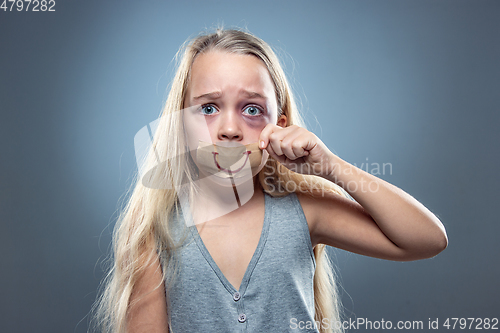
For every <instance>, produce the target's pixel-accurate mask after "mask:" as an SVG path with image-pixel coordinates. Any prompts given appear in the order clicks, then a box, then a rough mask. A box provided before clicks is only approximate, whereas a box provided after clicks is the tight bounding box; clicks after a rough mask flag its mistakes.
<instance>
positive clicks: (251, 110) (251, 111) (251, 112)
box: [245, 105, 262, 116]
mask: <svg viewBox="0 0 500 333" xmlns="http://www.w3.org/2000/svg"><path fill="white" fill-rule="evenodd" d="M246 110H248V112H247V114H249V115H251V116H258V115H260V114H262V110H261V109H259V108H258V107H256V106H254V105H250V106H249V107H247V108H246V109H245V111H246Z"/></svg>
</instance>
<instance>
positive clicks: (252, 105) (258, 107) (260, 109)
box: [200, 104, 264, 117]
mask: <svg viewBox="0 0 500 333" xmlns="http://www.w3.org/2000/svg"><path fill="white" fill-rule="evenodd" d="M207 106H211V107H213V108H215V109H217V108H216V107H215V105H214V104H204V105H202V106H201V110H200V112H201V113H202V114H203V115H205V116H211V115H212V114H213V113H212V114H204V113H203V110H204V109H205V108H206V107H207ZM250 107H253V108H256V109H257V110H259V111H260V113H259V114H258V115H254V116H252V115H250V116H251V117H259V116H262V115H263V114H264V110H263V109H262V108H261V107H260V106H258V105H255V104H249V105H247V106H246V107H245V108H244V109H243V110H246V109H248V108H250Z"/></svg>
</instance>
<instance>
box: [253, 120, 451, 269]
mask: <svg viewBox="0 0 500 333" xmlns="http://www.w3.org/2000/svg"><path fill="white" fill-rule="evenodd" d="M261 140H262V141H264V144H263V146H261V147H262V148H266V149H267V151H268V152H269V154H270V155H271V156H272V157H273V158H275V159H277V160H278V161H279V162H280V163H282V164H284V165H285V166H286V167H288V168H289V169H291V170H294V171H297V172H301V173H308V174H314V175H318V176H321V177H323V178H326V179H328V180H329V181H332V182H335V183H336V184H338V185H340V186H342V187H343V188H344V189H345V190H346V191H347V192H348V193H349V194H350V195H351V196H352V197H353V198H354V199H355V200H356V201H357V202H358V203H356V202H353V201H352V200H349V199H346V198H343V197H340V196H339V195H335V194H328V193H327V192H319V193H315V194H314V197H312V198H311V197H307V196H305V195H300V196H299V198H300V200H301V203H302V204H303V208H304V212H305V213H306V215H307V216H308V224H309V228H310V231H311V241H312V242H313V245H314V244H317V243H322V244H327V245H331V246H335V247H338V248H341V249H345V250H348V251H352V252H355V253H359V254H363V255H367V256H372V257H377V258H383V259H390V260H400V261H407V260H417V259H423V258H429V257H432V256H435V255H436V254H438V253H439V252H441V251H443V250H444V249H445V248H446V246H447V244H448V239H447V236H446V231H445V229H444V226H443V224H442V223H441V222H440V221H439V219H438V218H437V217H436V216H435V215H434V214H432V213H431V212H430V211H429V210H428V209H427V208H425V207H424V206H423V205H422V204H421V203H420V202H418V201H417V200H415V199H414V198H413V197H411V196H410V195H409V194H407V193H405V192H404V191H403V190H401V189H399V188H397V187H396V186H393V185H391V184H389V183H387V182H385V181H384V180H382V179H379V178H377V177H375V176H373V175H371V174H369V173H367V172H365V171H363V170H361V169H359V168H356V167H355V166H353V165H351V164H349V163H347V162H345V161H343V160H342V159H340V158H339V157H338V156H336V155H335V154H333V153H332V152H331V151H330V150H329V149H328V148H327V147H326V146H325V145H324V144H323V143H322V142H321V140H319V139H318V138H317V137H316V136H315V135H314V134H313V133H311V132H309V131H307V130H306V129H303V128H301V127H298V126H290V127H285V128H281V127H279V126H276V125H272V124H269V125H268V126H267V127H266V128H265V129H264V130H263V131H262V133H261ZM304 170H308V172H304Z"/></svg>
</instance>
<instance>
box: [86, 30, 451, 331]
mask: <svg viewBox="0 0 500 333" xmlns="http://www.w3.org/2000/svg"><path fill="white" fill-rule="evenodd" d="M162 115H163V116H162V117H161V118H160V120H159V123H158V126H157V129H156V134H155V136H154V139H153V143H152V148H151V150H150V151H149V155H148V157H147V159H146V162H145V163H146V164H145V165H146V167H145V168H144V170H145V172H144V173H142V174H141V177H139V178H138V179H137V182H136V184H135V185H134V190H133V193H132V195H131V197H130V200H129V201H128V204H127V206H126V207H125V209H124V211H123V213H122V215H121V217H120V219H119V221H118V223H117V225H116V227H115V232H114V235H113V236H114V238H113V245H114V258H113V266H112V268H111V270H110V272H109V274H108V275H107V278H106V280H105V281H104V284H103V285H104V286H105V290H104V292H103V294H102V296H101V298H100V299H99V302H98V303H96V310H97V314H98V316H97V324H98V326H99V327H100V328H102V330H103V331H105V332H129V333H131V332H169V331H172V332H176V333H177V332H236V331H238V332H239V331H241V332H294V331H297V332H299V331H300V332H322V333H323V332H333V331H335V332H341V331H343V325H342V322H341V321H340V311H339V304H338V297H337V293H336V287H335V281H334V280H333V276H334V275H333V272H332V268H331V264H330V261H329V259H328V258H327V254H326V251H325V246H326V245H330V246H334V247H337V248H341V249H344V250H347V251H352V252H355V253H358V254H363V255H367V256H372V257H377V258H383V259H389V260H399V261H407V260H417V259H423V258H429V257H432V256H435V255H436V254H438V253H439V252H441V251H442V250H443V249H445V248H446V246H447V236H446V232H445V229H444V227H443V225H442V224H441V222H440V221H439V220H438V219H437V218H436V216H434V215H433V214H432V213H431V212H430V211H429V210H427V209H426V208H425V207H424V206H423V205H422V204H420V203H419V202H418V201H416V200H415V199H414V198H412V197H411V196H410V195H408V194H407V193H405V192H403V191H402V190H400V189H399V188H397V187H395V186H393V185H391V184H389V183H387V182H385V181H383V180H381V179H379V178H377V177H375V176H373V175H371V174H369V173H367V172H365V171H363V170H360V169H358V168H356V167H354V166H353V165H351V164H349V163H347V162H345V161H343V160H342V159H341V158H339V157H338V156H336V155H334V154H333V153H332V152H331V151H330V150H329V149H328V147H326V145H325V144H324V143H323V142H321V140H319V139H318V137H316V135H314V134H313V133H311V132H309V131H307V130H306V129H305V128H304V126H303V122H302V120H301V118H300V116H299V113H298V110H297V107H296V105H295V102H294V99H293V96H292V92H291V90H290V87H289V85H288V82H287V79H286V77H285V74H284V72H283V70H282V68H281V66H280V64H279V61H278V59H277V57H276V55H275V53H274V52H273V51H272V49H271V48H270V47H269V46H268V45H267V44H266V43H265V42H264V41H262V40H260V39H259V38H257V37H255V36H253V35H251V34H249V33H247V32H243V31H239V30H223V29H218V30H217V31H216V32H215V33H213V34H204V35H200V36H198V37H197V38H195V39H194V40H192V41H190V42H189V43H188V44H185V46H184V54H183V56H182V59H181V62H180V65H179V68H178V70H177V73H176V75H175V78H174V80H173V83H172V86H171V90H170V94H169V96H168V99H167V102H166V104H165V107H164V110H163V113H162ZM346 192H347V193H348V194H347V193H346ZM352 198H353V199H354V200H352Z"/></svg>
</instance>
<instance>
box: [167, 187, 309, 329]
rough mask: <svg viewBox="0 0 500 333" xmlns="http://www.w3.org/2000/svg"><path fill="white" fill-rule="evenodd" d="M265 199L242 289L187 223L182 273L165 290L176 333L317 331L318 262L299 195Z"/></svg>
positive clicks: (181, 254) (180, 254)
mask: <svg viewBox="0 0 500 333" xmlns="http://www.w3.org/2000/svg"><path fill="white" fill-rule="evenodd" d="M264 197H265V217H264V224H263V227H262V232H261V235H260V240H259V242H258V245H257V248H256V250H255V252H254V254H253V257H252V258H251V260H250V263H249V265H248V267H247V269H246V271H245V274H244V276H243V280H242V281H241V285H240V288H239V290H236V289H235V288H234V287H233V286H232V285H231V283H229V281H228V280H227V279H226V277H225V276H224V275H223V274H222V272H221V270H220V269H219V267H218V266H217V264H216V263H215V261H214V260H213V258H212V256H211V255H210V253H209V252H208V250H207V248H206V247H205V245H204V243H203V240H202V239H201V237H200V235H199V233H198V230H197V229H196V226H194V225H192V224H187V225H191V226H190V227H187V238H186V239H185V241H184V242H183V243H182V244H183V245H182V246H181V248H180V250H179V252H178V255H177V261H176V262H178V265H179V266H178V267H179V270H178V273H177V274H178V275H177V276H176V278H175V279H174V282H173V283H172V285H171V288H170V289H168V292H167V305H168V309H169V313H168V315H169V319H170V321H171V329H172V331H173V332H174V333H179V332H183V333H184V332H189V333H191V332H194V333H198V332H218V333H220V332H231V333H232V332H273V333H274V332H309V333H318V332H319V331H318V330H317V328H314V326H312V327H313V328H309V327H311V323H314V311H315V310H314V289H313V277H314V271H315V268H316V261H315V257H314V252H313V249H312V243H311V238H310V234H309V228H308V225H307V221H306V218H305V215H304V212H303V210H302V206H301V205H300V202H299V200H298V198H297V195H296V194H295V193H290V194H288V195H286V196H284V197H272V196H271V195H269V194H267V193H265V192H264ZM175 216H176V214H173V217H172V218H173V222H172V223H174V224H175V223H177V225H179V222H180V223H185V221H184V214H182V212H180V214H179V216H180V219H177V218H176V217H175ZM185 225H186V224H185ZM184 228H186V227H184ZM241 237H245V235H244V234H242V235H241ZM160 255H161V254H160ZM228 255H231V253H228ZM162 269H163V267H162ZM300 322H302V323H303V324H302V325H301V326H300V328H299V323H300ZM307 323H309V324H308V325H307V327H308V328H305V327H306V324H307ZM313 325H314V324H313Z"/></svg>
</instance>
